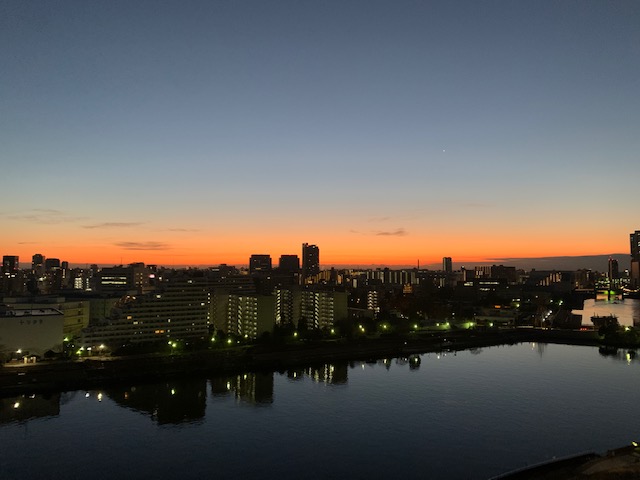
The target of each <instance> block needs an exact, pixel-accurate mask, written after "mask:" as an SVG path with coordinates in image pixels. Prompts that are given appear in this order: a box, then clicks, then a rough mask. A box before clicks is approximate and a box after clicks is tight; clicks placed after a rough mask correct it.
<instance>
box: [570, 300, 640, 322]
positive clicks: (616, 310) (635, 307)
mask: <svg viewBox="0 0 640 480" xmlns="http://www.w3.org/2000/svg"><path fill="white" fill-rule="evenodd" d="M572 313H574V314H576V315H582V324H583V325H589V326H593V323H592V322H591V317H592V316H596V315H597V316H608V315H615V316H616V317H618V323H620V325H623V326H627V327H633V326H639V327H640V300H638V299H632V298H627V299H624V300H623V299H621V298H618V299H616V298H612V299H610V300H609V299H607V298H606V297H598V299H593V298H590V299H587V300H585V301H584V306H583V308H582V310H573V312H572Z"/></svg>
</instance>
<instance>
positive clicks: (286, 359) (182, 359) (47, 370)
mask: <svg viewBox="0 0 640 480" xmlns="http://www.w3.org/2000/svg"><path fill="white" fill-rule="evenodd" d="M522 342H540V343H561V344H569V345H588V346H601V345H602V343H601V340H600V339H599V337H598V335H597V333H595V332H590V331H586V332H581V331H562V330H539V329H505V330H488V331H478V332H469V331H460V332H448V333H446V334H437V335H434V334H430V335H407V336H403V337H385V338H376V339H359V340H351V341H346V340H339V341H319V342H316V343H302V342H301V343H297V344H284V345H275V344H261V345H252V346H242V347H230V348H221V349H212V350H203V351H197V352H186V353H180V354H147V355H136V356H126V357H90V358H84V359H82V360H73V361H72V360H68V361H50V362H41V363H37V364H28V365H24V364H14V365H9V364H5V365H4V366H2V367H0V396H10V395H16V394H24V393H39V392H47V391H49V392H50V391H68V390H79V389H93V388H99V387H104V386H107V385H113V384H118V383H125V382H126V383H130V382H152V381H156V380H159V379H163V378H172V377H173V378H175V377H183V376H185V375H201V374H207V375H219V374H235V373H242V372H248V371H284V370H287V369H291V368H298V367H306V366H312V365H316V364H321V363H332V362H337V361H358V360H375V359H380V358H396V357H406V356H409V355H412V354H419V353H427V352H439V351H459V350H468V349H473V348H482V347H489V346H495V345H505V344H515V343H522Z"/></svg>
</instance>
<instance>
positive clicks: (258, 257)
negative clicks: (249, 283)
mask: <svg viewBox="0 0 640 480" xmlns="http://www.w3.org/2000/svg"><path fill="white" fill-rule="evenodd" d="M271 266H272V265H271V255H266V254H254V255H251V257H250V258H249V273H258V272H262V273H269V272H270V271H271Z"/></svg>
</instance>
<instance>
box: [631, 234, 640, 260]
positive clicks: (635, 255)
mask: <svg viewBox="0 0 640 480" xmlns="http://www.w3.org/2000/svg"><path fill="white" fill-rule="evenodd" d="M629 239H630V241H631V260H632V261H633V260H635V261H636V262H640V230H636V231H635V232H633V233H632V234H630V235H629Z"/></svg>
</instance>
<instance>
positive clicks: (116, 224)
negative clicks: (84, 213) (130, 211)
mask: <svg viewBox="0 0 640 480" xmlns="http://www.w3.org/2000/svg"><path fill="white" fill-rule="evenodd" d="M140 225H142V222H103V223H94V224H93V225H83V226H82V228H89V229H94V228H130V227H138V226H140Z"/></svg>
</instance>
